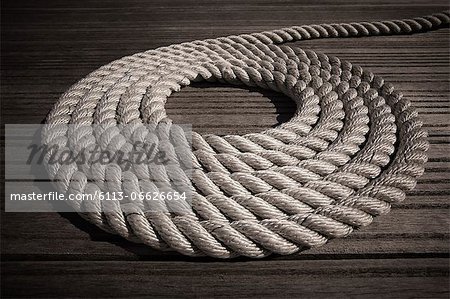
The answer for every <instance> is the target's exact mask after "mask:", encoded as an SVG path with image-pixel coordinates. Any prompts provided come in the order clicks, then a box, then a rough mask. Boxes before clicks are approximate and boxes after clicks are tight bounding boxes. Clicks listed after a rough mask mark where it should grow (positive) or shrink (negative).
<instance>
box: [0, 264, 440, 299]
mask: <svg viewBox="0 0 450 299" xmlns="http://www.w3.org/2000/svg"><path fill="white" fill-rule="evenodd" d="M44 267H45V269H46V270H45V271H42V269H43V268H44ZM2 272H3V273H8V276H6V277H4V276H2V280H3V282H4V283H5V285H7V286H8V287H7V288H5V290H4V295H5V296H7V297H9V296H19V297H20V296H30V294H31V295H32V296H33V297H47V296H48V293H47V292H45V291H43V289H45V290H52V293H51V296H52V297H60V296H61V297H86V296H88V297H91V296H101V297H137V296H145V297H166V296H167V290H170V294H171V297H177V298H178V297H186V296H189V297H202V298H203V297H211V296H214V297H220V298H230V297H238V298H242V297H249V296H251V297H259V298H262V297H264V298H267V297H270V298H280V297H283V298H284V297H286V298H291V297H306V298H324V297H326V298H328V297H342V296H345V297H354V296H365V297H375V296H376V297H379V296H381V297H431V298H446V297H445V296H446V293H447V292H448V283H447V281H448V280H447V279H448V267H447V261H446V260H445V259H397V260H392V259H381V260H371V259H365V260H336V261H333V260H311V261H295V260H289V261H270V260H269V261H267V262H266V263H264V265H262V263H260V262H259V261H246V262H235V263H222V262H210V263H190V262H168V261H164V262H153V261H139V262H45V263H42V262H6V263H4V266H3V267H2ZM37 275H38V276H39V278H40V279H39V280H37V279H36V276H37ZM424 276H425V277H424ZM62 277H63V279H64V280H62ZM261 277H264V278H265V279H261ZM394 278H395V279H394ZM62 282H64V283H62ZM124 284H125V285H126V287H123V286H124ZM24 285H26V286H27V288H24V287H23V286H24Z"/></svg>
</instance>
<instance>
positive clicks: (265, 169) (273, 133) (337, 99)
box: [43, 12, 450, 258]
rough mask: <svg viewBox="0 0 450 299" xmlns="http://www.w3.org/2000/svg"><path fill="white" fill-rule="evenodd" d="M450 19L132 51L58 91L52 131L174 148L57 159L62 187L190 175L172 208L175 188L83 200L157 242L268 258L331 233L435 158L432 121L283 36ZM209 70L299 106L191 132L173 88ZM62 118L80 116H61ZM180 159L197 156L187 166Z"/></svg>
mask: <svg viewBox="0 0 450 299" xmlns="http://www.w3.org/2000/svg"><path fill="white" fill-rule="evenodd" d="M449 21H450V17H449V12H442V13H437V14H434V15H431V16H425V17H420V18H414V19H404V20H393V21H382V22H361V23H349V24H321V25H304V26H294V27H290V28H284V29H279V30H273V31H265V32H260V33H252V34H242V35H238V36H228V37H221V38H216V39H207V40H200V41H193V42H187V43H182V44H177V45H171V46H167V47H162V48H159V49H156V50H150V51H147V52H143V53H138V54H135V55H132V56H128V57H124V58H121V59H119V60H116V61H114V62H112V63H110V64H108V65H105V66H102V67H101V68H99V69H98V70H96V71H94V72H92V73H91V74H89V75H88V76H87V77H86V78H84V79H82V80H80V81H79V82H78V83H76V84H75V85H73V86H72V87H71V88H70V89H69V90H68V91H67V92H65V93H64V94H63V95H62V96H61V98H60V100H59V101H58V103H57V104H56V105H55V106H54V108H53V110H52V111H51V112H50V113H49V115H48V117H47V120H46V122H47V124H48V127H47V128H46V130H45V131H44V133H43V139H44V142H45V144H47V145H55V144H56V145H59V146H60V147H61V148H78V149H81V148H92V147H94V146H95V145H96V144H97V143H99V142H100V145H101V146H102V148H104V149H109V150H112V151H117V150H120V151H122V152H125V153H130V151H132V142H131V141H130V140H132V141H140V142H142V143H144V144H158V146H159V147H158V150H162V149H164V150H165V151H167V152H168V153H170V155H169V156H170V157H171V159H170V161H171V162H170V163H169V164H168V165H164V166H162V165H159V166H156V165H133V166H132V168H131V169H125V168H124V167H123V166H122V165H117V164H109V165H101V164H100V163H96V164H91V165H77V164H76V163H72V164H68V165H66V164H64V165H61V164H51V165H50V164H49V165H48V172H49V175H50V177H51V178H52V179H55V180H57V188H58V189H59V190H60V191H62V192H70V193H87V194H95V193H96V192H97V191H108V192H125V193H126V194H131V193H132V192H158V191H161V190H167V189H170V188H171V185H172V184H173V183H174V182H178V183H181V184H183V186H186V188H188V189H189V190H190V194H191V197H192V202H191V204H192V211H191V212H188V213H176V212H175V213H174V212H173V211H171V206H170V204H169V203H165V202H153V203H147V202H136V203H134V204H130V203H128V202H124V203H118V202H111V203H106V202H104V201H103V202H102V201H100V200H97V201H87V202H82V203H74V204H76V205H77V206H76V208H78V209H80V210H89V211H95V212H89V213H81V216H82V217H84V218H85V219H87V220H88V221H90V222H92V223H94V224H95V225H97V226H99V227H100V228H102V229H104V230H106V231H108V232H112V233H116V234H119V235H121V236H122V237H124V238H126V239H129V240H132V241H135V242H140V243H144V244H147V245H149V246H150V247H152V248H155V249H159V250H176V251H178V252H180V253H182V254H186V255H191V256H198V255H209V256H212V257H217V258H231V257H235V256H239V255H244V256H248V257H254V258H260V257H264V256H267V255H268V254H271V253H277V254H292V253H295V252H297V251H299V250H302V249H304V248H310V247H316V246H321V245H323V244H324V243H326V241H327V240H328V239H330V238H337V237H344V236H346V235H348V234H349V233H351V232H352V231H353V229H355V228H358V227H360V226H365V225H368V224H370V223H371V221H372V219H373V217H374V216H377V215H380V214H384V213H387V212H388V211H389V209H390V204H391V203H393V202H398V201H401V200H403V198H404V197H405V194H404V192H405V191H407V190H411V189H412V188H414V186H415V182H416V181H415V179H416V177H418V176H420V175H421V174H422V173H423V171H424V166H423V165H424V163H425V162H426V154H425V152H426V150H427V148H428V143H427V140H426V133H425V132H424V131H423V130H422V129H421V122H420V121H419V120H418V117H417V112H416V111H415V110H414V109H413V108H412V107H410V103H409V101H408V100H406V99H404V98H403V97H402V94H401V93H399V92H398V91H395V90H394V88H393V86H392V85H390V84H389V83H385V82H384V80H383V79H382V78H381V77H379V76H376V75H374V74H372V73H371V72H368V71H365V70H363V69H362V68H361V67H359V66H354V65H352V64H351V63H350V62H347V61H342V60H340V59H339V58H336V57H332V56H327V55H325V54H321V53H316V52H314V51H311V50H302V49H300V48H297V47H286V46H281V47H280V46H278V45H279V44H283V43H286V42H294V41H301V40H307V39H317V38H326V37H333V38H336V37H361V36H377V35H394V34H412V33H417V32H425V31H429V30H434V29H437V28H439V27H442V26H448V24H449ZM201 80H206V81H209V82H214V81H218V82H223V83H229V84H239V85H246V86H252V87H259V88H264V89H270V90H274V91H277V92H280V93H282V94H284V95H286V96H288V97H290V98H291V99H292V100H293V101H295V103H296V105H297V109H296V112H295V115H294V116H293V117H292V118H291V119H290V120H289V121H288V122H285V123H283V124H281V125H279V126H278V127H276V128H271V129H267V130H265V131H263V132H261V133H252V134H245V135H243V136H237V135H227V136H217V135H213V134H208V135H204V136H202V135H200V134H198V133H195V132H193V133H192V143H190V142H188V140H187V139H186V138H185V137H184V135H183V133H182V132H178V131H176V128H175V127H174V126H171V120H170V119H169V118H168V117H167V115H166V111H165V108H164V105H165V102H166V101H167V98H168V97H169V96H170V95H171V94H172V93H173V92H176V91H179V90H180V89H181V88H182V87H183V86H186V85H189V84H190V82H192V81H201ZM61 124H71V125H73V126H72V127H70V129H61V128H60V127H59V126H58V125H61ZM92 124H95V125H99V127H100V129H98V130H97V129H93V128H92V127H91V126H90V125H92ZM118 124H120V125H126V127H127V130H128V131H127V135H128V137H129V138H130V140H127V139H126V138H124V137H123V136H122V135H121V134H119V133H120V132H119V129H118V128H117V125H118ZM149 124H150V125H154V126H157V127H158V128H165V127H167V133H164V134H163V133H161V134H160V135H159V136H156V135H155V134H154V133H152V132H150V131H149V130H148V129H147V127H146V125H149ZM164 126H165V127H164ZM169 140H172V141H173V140H175V144H173V143H171V142H168V141H169ZM187 162H189V163H187ZM190 162H192V163H190ZM187 165H189V166H187ZM182 166H183V167H187V168H188V169H187V170H186V171H180V170H179V169H180V167H182ZM188 173H189V174H190V176H188ZM182 204H183V205H187V203H182Z"/></svg>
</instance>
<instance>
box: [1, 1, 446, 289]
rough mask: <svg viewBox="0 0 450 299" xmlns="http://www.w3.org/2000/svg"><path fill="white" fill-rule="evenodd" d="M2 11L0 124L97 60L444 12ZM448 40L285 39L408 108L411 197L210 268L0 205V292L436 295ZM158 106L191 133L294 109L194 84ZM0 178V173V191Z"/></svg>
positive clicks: (93, 7) (203, 4)
mask: <svg viewBox="0 0 450 299" xmlns="http://www.w3.org/2000/svg"><path fill="white" fill-rule="evenodd" d="M1 5H2V10H1V13H2V16H1V27H2V37H1V39H2V40H1V43H2V55H1V108H2V109H1V119H2V124H3V125H4V124H18V123H24V124H25V123H31V124H32V123H36V124H37V123H41V122H42V121H43V120H44V119H45V116H46V114H47V113H48V111H49V110H50V109H51V107H52V106H53V105H54V103H55V102H56V100H57V99H58V97H59V96H60V94H61V93H62V92H64V91H65V90H66V89H67V88H68V87H69V86H70V85H71V84H73V83H75V82H76V81H77V80H79V79H80V78H82V77H84V76H86V75H87V74H88V73H89V72H91V71H93V70H94V69H96V68H98V67H100V66H101V65H103V64H105V63H108V62H110V61H112V60H114V59H118V58H120V57H122V56H125V55H130V54H133V53H136V52H140V51H144V50H148V49H151V48H156V47H160V46H164V45H169V44H173V43H179V42H183V41H190V40H194V39H204V38H210V37H217V36H223V35H229V34H239V33H249V32H255V31H262V30H268V29H274V28H279V27H286V26H291V25H301V24H311V23H329V22H349V21H352V22H353V21H372V20H379V19H394V18H395V19H397V18H406V17H414V16H418V15H424V14H429V13H433V12H437V11H440V10H444V9H448V1H441V0H439V1H425V0H408V1H407V0H397V1H393V0H382V1H372V0H363V1H358V2H356V1H355V2H353V1H347V0H344V1H340V2H339V3H337V2H335V1H331V0H319V1H310V2H307V1H303V0H302V1H293V0H292V1H291V0H281V1H268V0H267V1H266V0H256V1H238V0H229V1H219V0H214V1H204V0H198V1H192V0H189V1H186V0H174V1H167V2H164V1H162V0H159V1H158V0H151V1H144V0H130V1H125V2H122V1H113V0H102V1H67V0H64V1H56V0H50V1H45V2H44V1H38V0H31V1H25V0H15V1H2V3H1ZM449 32H450V30H449V29H440V30H437V31H433V32H429V33H420V34H416V35H408V36H396V37H369V38H358V39H325V40H313V41H304V42H298V43H295V44H294V45H296V46H300V47H303V48H310V49H313V50H315V51H319V52H324V53H327V54H329V55H335V56H338V57H339V58H341V59H346V60H349V61H351V62H352V63H354V64H358V65H361V66H363V67H364V68H365V69H369V70H371V71H373V72H374V73H377V74H379V75H381V76H383V77H384V78H385V80H386V81H389V82H391V83H393V84H394V86H395V87H396V88H397V89H398V90H400V91H402V92H403V93H404V95H405V96H406V97H407V98H409V99H410V100H411V101H412V103H413V105H414V106H415V107H416V108H417V110H418V112H419V113H420V115H421V118H422V120H423V123H424V127H425V129H426V130H427V131H428V133H429V141H430V150H429V162H428V163H427V165H426V173H425V174H424V176H422V177H421V178H420V179H419V182H418V184H417V187H416V189H414V190H413V191H411V192H410V193H409V194H408V197H407V199H406V200H405V201H404V202H402V203H399V204H396V205H394V206H393V208H392V212H391V213H389V214H388V215H384V216H381V217H378V218H376V219H375V220H374V222H373V223H372V224H371V225H370V226H368V227H364V228H362V229H360V230H358V231H355V232H354V233H353V234H352V235H351V236H349V237H348V238H346V239H339V240H331V241H330V242H329V243H328V244H326V245H325V246H323V247H321V248H317V249H311V250H304V251H302V252H301V253H299V254H296V255H293V256H288V257H280V256H272V257H269V258H267V259H264V260H258V261H251V260H248V259H245V258H239V259H237V260H235V261H217V260H213V259H210V258H195V259H194V258H188V257H184V256H180V255H178V254H176V253H171V252H156V251H154V250H151V249H149V248H148V247H146V246H143V245H139V244H134V243H131V242H127V241H124V240H123V239H121V238H120V237H117V236H113V235H110V234H107V233H105V232H102V231H101V230H99V229H97V228H96V227H94V226H92V225H90V224H88V223H86V222H84V221H83V220H81V219H80V218H79V217H78V216H77V215H74V214H70V213H61V214H57V213H5V212H4V205H3V203H2V212H1V219H0V221H1V236H2V242H1V258H2V269H1V270H2V277H1V280H2V297H47V298H48V297H137V296H142V297H144V296H145V297H148V296H153V297H238V298H241V297H276V298H279V297H305V298H310V297H320V298H323V297H343V296H349V297H375V296H377V297H380V296H381V297H391V298H400V297H403V298H407V297H429V298H448V296H449V267H448V262H449V261H448V257H449V237H450V232H449V227H450V222H449V214H448V211H449V210H448V209H449V204H450V203H449V198H450V158H449V154H448V153H449V149H450V148H449V141H450V130H449V129H450V122H449V117H450V102H449V95H450V87H449V86H450V85H449V66H450V63H449V41H450V39H449ZM166 108H167V111H168V114H169V116H170V117H171V118H172V119H174V121H176V122H178V123H192V124H193V126H194V129H195V130H197V131H198V132H200V133H216V134H243V133H248V132H258V131H261V130H263V129H265V128H267V127H270V126H275V125H277V124H279V123H280V122H283V121H286V120H287V119H289V117H290V116H292V111H293V109H294V104H293V103H292V102H291V101H290V100H289V99H287V98H286V97H283V96H281V95H279V94H276V93H273V92H268V91H262V90H258V89H247V88H242V87H230V86H225V85H220V84H205V83H197V84H193V85H192V86H189V87H186V88H184V89H182V90H181V91H180V92H178V93H175V94H174V95H173V96H172V97H171V98H170V99H169V101H168V103H167V105H166ZM200 116H201V117H200ZM2 130H3V128H2ZM1 141H2V152H3V150H4V147H3V142H4V138H3V137H2V140H1ZM1 156H2V158H1V159H3V154H2V155H1ZM1 162H2V163H1V165H2V166H4V161H1ZM2 169H3V167H2ZM3 177H4V171H3V170H2V175H1V178H2V190H3V188H4V180H3ZM24 188H25V187H24ZM2 194H3V192H2ZM2 197H4V196H2ZM2 202H3V200H2Z"/></svg>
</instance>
